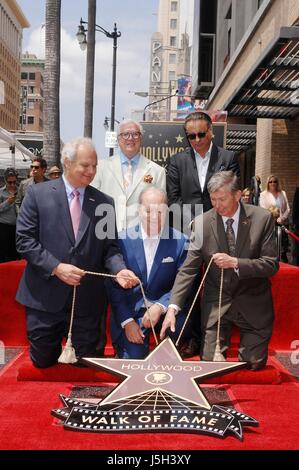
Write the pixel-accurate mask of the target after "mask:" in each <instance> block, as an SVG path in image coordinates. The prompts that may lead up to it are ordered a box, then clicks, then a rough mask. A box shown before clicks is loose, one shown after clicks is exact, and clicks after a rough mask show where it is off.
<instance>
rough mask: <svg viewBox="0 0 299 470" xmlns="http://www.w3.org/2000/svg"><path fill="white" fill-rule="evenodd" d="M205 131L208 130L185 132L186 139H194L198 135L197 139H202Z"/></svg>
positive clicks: (205, 133)
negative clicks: (192, 132)
mask: <svg viewBox="0 0 299 470" xmlns="http://www.w3.org/2000/svg"><path fill="white" fill-rule="evenodd" d="M207 133H208V132H196V133H194V134H187V139H189V140H195V139H196V137H198V138H199V139H203V138H204V137H205V136H206V135H207Z"/></svg>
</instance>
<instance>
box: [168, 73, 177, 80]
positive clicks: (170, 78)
mask: <svg viewBox="0 0 299 470" xmlns="http://www.w3.org/2000/svg"><path fill="white" fill-rule="evenodd" d="M168 80H169V81H171V80H175V71H174V70H169V72H168Z"/></svg>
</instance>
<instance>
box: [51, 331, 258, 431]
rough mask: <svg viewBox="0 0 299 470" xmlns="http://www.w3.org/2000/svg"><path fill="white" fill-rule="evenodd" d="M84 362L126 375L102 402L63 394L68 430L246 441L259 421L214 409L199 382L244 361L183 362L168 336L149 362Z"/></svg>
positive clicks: (224, 408) (58, 411)
mask: <svg viewBox="0 0 299 470" xmlns="http://www.w3.org/2000/svg"><path fill="white" fill-rule="evenodd" d="M83 361H84V363H86V364H89V365H91V366H94V367H98V368H101V369H105V370H108V371H109V372H111V373H115V374H118V375H121V376H122V377H124V376H125V377H126V378H125V380H124V381H123V382H122V383H121V384H119V385H117V386H116V387H115V388H114V389H113V390H112V392H111V393H110V394H109V395H107V396H106V397H105V398H104V399H103V400H102V401H99V403H96V404H95V403H94V402H92V403H90V402H88V401H87V400H86V401H85V400H81V399H74V398H70V397H65V396H63V395H61V396H60V398H61V400H62V403H63V405H64V406H63V408H60V409H54V410H52V414H53V415H54V416H56V417H57V418H59V419H60V420H61V421H62V422H63V423H64V427H65V428H66V429H71V430H76V431H87V432H98V433H99V432H100V433H102V432H124V433H127V432H134V431H135V432H140V431H142V432H146V431H147V432H152V431H155V432H157V431H164V432H165V431H166V432H172V431H173V432H174V431H175V432H178V431H180V432H198V433H204V434H210V435H213V436H218V437H224V436H225V435H226V434H228V433H230V434H231V433H232V434H233V435H235V436H236V437H237V438H239V439H242V438H243V428H242V427H243V426H257V425H258V422H257V421H256V420H255V419H254V418H251V417H250V416H247V415H246V414H245V413H242V412H240V411H237V410H235V409H234V408H232V407H229V406H220V405H213V406H211V405H210V404H209V402H208V401H207V398H206V397H205V395H204V394H203V392H202V391H201V389H200V387H199V386H198V384H197V383H196V382H195V379H203V378H204V377H211V376H214V375H217V374H218V375H219V374H221V373H224V372H229V371H231V370H236V369H239V368H240V367H244V366H245V365H246V363H243V362H242V363H240V362H208V361H182V359H181V357H180V355H179V354H178V352H177V350H176V348H175V346H174V344H173V343H172V341H171V340H170V339H169V338H166V339H165V340H164V341H162V342H161V343H160V344H159V345H158V346H157V347H156V348H155V349H154V351H152V352H151V353H150V354H149V355H148V356H147V358H145V359H143V360H139V359H108V358H107V359H105V358H104V359H102V358H84V360H83Z"/></svg>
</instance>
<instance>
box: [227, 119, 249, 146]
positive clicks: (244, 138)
mask: <svg viewBox="0 0 299 470" xmlns="http://www.w3.org/2000/svg"><path fill="white" fill-rule="evenodd" d="M255 142H256V126H253V125H249V124H228V126H227V133H226V148H227V149H228V150H233V151H234V152H241V151H244V150H246V149H248V148H249V147H252V146H253V145H255Z"/></svg>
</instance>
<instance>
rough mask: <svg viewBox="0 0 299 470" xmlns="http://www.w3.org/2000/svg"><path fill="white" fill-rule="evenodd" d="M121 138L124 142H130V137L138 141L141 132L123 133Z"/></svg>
mask: <svg viewBox="0 0 299 470" xmlns="http://www.w3.org/2000/svg"><path fill="white" fill-rule="evenodd" d="M119 136H120V137H121V138H122V139H124V140H129V138H130V137H132V139H134V140H138V139H140V136H141V132H137V131H136V132H121V134H119Z"/></svg>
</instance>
